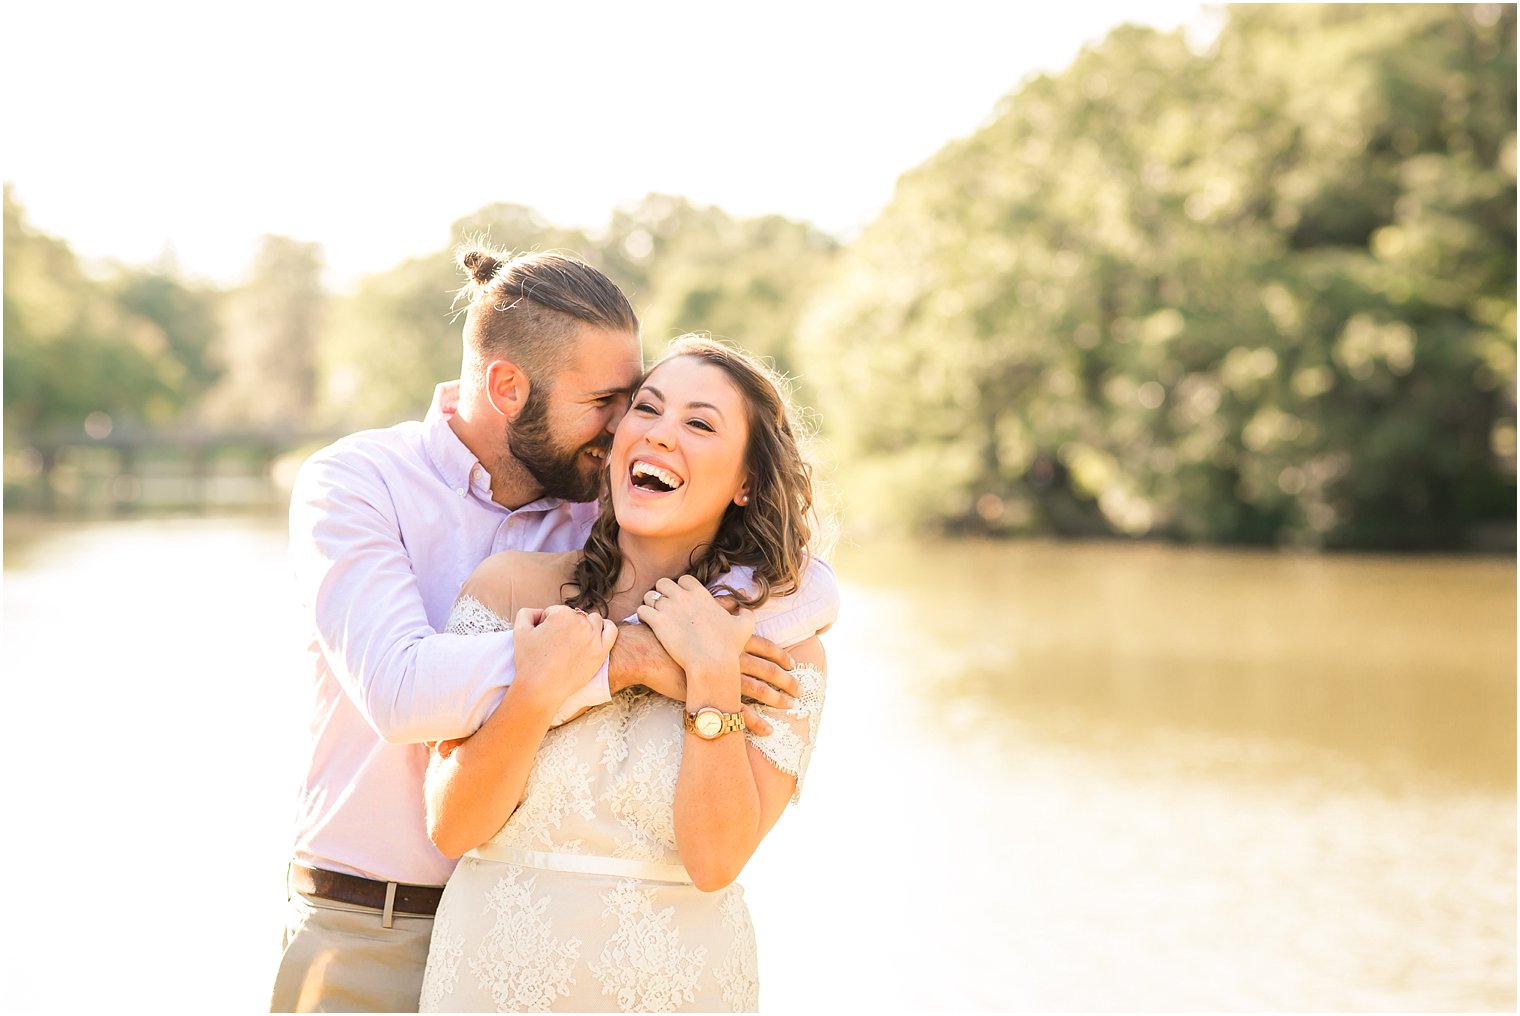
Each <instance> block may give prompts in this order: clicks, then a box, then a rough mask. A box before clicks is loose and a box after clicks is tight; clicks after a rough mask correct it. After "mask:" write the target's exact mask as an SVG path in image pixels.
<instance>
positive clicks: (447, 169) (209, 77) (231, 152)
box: [0, 0, 1217, 285]
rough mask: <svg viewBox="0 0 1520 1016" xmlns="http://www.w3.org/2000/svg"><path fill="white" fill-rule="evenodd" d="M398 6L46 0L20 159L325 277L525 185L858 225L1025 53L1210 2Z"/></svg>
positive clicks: (34, 23)
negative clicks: (296, 247) (314, 266)
mask: <svg viewBox="0 0 1520 1016" xmlns="http://www.w3.org/2000/svg"><path fill="white" fill-rule="evenodd" d="M422 7H423V5H421V4H415V5H406V6H404V7H403V6H400V5H391V4H386V3H383V2H371V3H367V4H361V3H350V2H343V3H324V2H320V0H303V2H299V3H289V2H286V0H271V2H266V3H260V4H238V5H230V4H219V3H207V2H205V0H200V2H197V3H170V2H164V0H140V2H130V3H121V2H113V3H110V4H105V3H98V2H93V0H90V2H57V0H43V2H37V0H25V2H21V3H16V4H13V5H12V6H11V7H10V8H9V12H8V14H7V15H6V17H5V25H6V36H7V38H6V46H5V54H4V58H3V59H0V90H3V91H0V94H3V95H4V97H5V98H4V120H3V134H0V137H3V140H4V144H3V146H0V153H3V154H0V172H3V176H4V179H5V180H6V181H8V182H10V183H12V184H13V185H14V186H15V190H16V194H17V196H18V198H19V199H20V201H21V203H22V206H23V207H24V208H25V210H26V213H27V216H28V218H29V219H30V221H31V222H32V223H33V224H34V225H36V226H37V227H39V228H41V229H43V230H45V231H47V232H49V233H52V234H54V235H58V236H62V237H63V238H64V239H66V240H68V241H69V243H70V244H71V245H72V246H73V247H74V249H75V250H76V251H77V252H78V253H80V254H81V255H83V256H85V257H90V258H115V259H118V260H122V261H127V262H147V261H152V260H155V259H156V258H157V257H158V256H159V255H160V254H161V253H162V252H163V251H164V250H165V249H166V248H172V250H173V252H174V254H175V255H176V257H177V258H178V261H179V264H180V266H181V268H182V269H183V270H184V271H186V272H188V273H192V274H199V275H204V276H207V277H210V278H213V279H216V280H218V281H221V282H231V281H233V280H235V279H236V278H237V277H238V276H239V275H240V273H241V272H242V270H243V268H244V267H245V266H246V264H247V263H248V260H249V258H250V257H251V255H252V252H253V249H254V245H255V242H256V240H257V238H258V237H259V236H260V235H262V234H265V233H279V234H284V235H287V236H292V237H296V238H298V239H302V240H312V241H317V242H319V243H321V244H322V245H323V248H324V251H325V254H326V257H327V261H328V264H329V266H330V279H329V281H330V282H331V283H333V284H335V285H345V284H347V283H348V282H349V281H351V280H352V279H354V278H355V277H357V276H359V275H362V274H364V273H366V272H372V271H380V270H383V269H386V268H389V267H391V266H393V265H395V264H396V263H398V262H400V261H401V260H403V259H404V258H407V257H410V256H415V255H419V254H425V253H428V252H431V251H435V250H438V249H439V248H441V247H443V246H445V245H446V244H448V243H451V242H453V241H454V240H457V239H458V238H457V237H452V236H450V235H449V233H448V227H449V224H450V223H451V222H452V221H453V220H455V219H457V218H459V217H461V216H463V215H466V214H468V213H470V212H472V211H474V210H476V209H477V208H480V207H481V206H483V205H486V204H489V203H491V202H495V201H508V202H514V203H518V204H523V205H527V206H529V207H532V208H535V209H537V210H538V211H539V212H541V213H542V214H544V215H545V216H546V217H547V218H549V219H550V220H551V221H554V222H558V223H561V224H564V225H574V226H585V227H591V228H596V227H599V226H601V225H604V224H605V223H606V221H607V218H608V215H609V213H610V212H611V210H612V209H613V208H614V207H616V206H617V205H619V204H622V203H627V202H632V201H637V200H638V199H639V198H641V197H642V196H644V195H645V194H648V193H650V192H653V191H659V192H663V193H669V194H681V195H685V196H686V197H688V198H690V199H691V200H693V201H696V202H699V203H704V204H715V205H718V206H720V207H722V208H724V209H726V210H727V211H729V212H730V213H733V214H736V215H752V214H761V213H766V212H779V213H781V214H784V215H788V216H791V217H793V218H799V219H808V220H810V221H812V222H815V223H817V224H818V225H820V226H822V227H823V228H825V229H827V230H829V231H830V232H833V233H835V234H836V235H839V236H841V237H845V238H848V237H849V236H850V235H852V234H853V233H854V231H856V230H858V229H859V228H860V227H861V226H862V225H864V224H865V223H866V222H868V221H869V220H870V219H871V218H872V216H874V215H875V213H876V212H877V211H879V210H880V208H881V207H882V206H883V205H884V204H885V203H886V201H887V200H888V199H889V198H890V196H891V193H892V188H893V185H894V184H895V182H896V180H897V177H898V176H899V175H900V174H901V173H903V172H904V171H906V170H908V169H910V168H912V167H913V166H915V165H917V164H918V163H920V162H922V161H923V160H924V159H926V158H928V157H929V156H931V155H933V154H934V153H935V152H936V151H938V150H939V149H940V148H941V147H942V146H943V145H944V144H945V143H946V142H948V141H950V140H951V139H953V138H956V137H960V136H963V135H965V134H968V133H970V132H971V131H973V130H975V129H976V128H977V127H978V126H979V125H981V124H982V123H983V122H985V121H986V120H987V119H988V117H989V116H990V114H991V113H992V111H993V109H994V107H995V105H996V103H997V101H998V100H999V99H1000V98H1001V97H1002V96H1004V95H1005V94H1007V93H1008V92H1010V91H1013V90H1014V89H1015V88H1016V87H1017V86H1018V85H1019V83H1020V82H1021V81H1022V80H1024V79H1025V78H1026V77H1027V76H1028V75H1030V74H1032V73H1036V72H1039V71H1056V70H1060V69H1061V68H1062V67H1064V66H1066V65H1067V64H1068V63H1069V62H1070V61H1071V59H1072V58H1073V57H1074V56H1075V55H1076V53H1077V52H1078V51H1079V49H1080V48H1081V47H1082V46H1083V45H1084V44H1085V43H1089V42H1095V41H1097V40H1099V39H1101V38H1102V37H1103V36H1104V35H1105V34H1106V33H1107V32H1108V30H1109V29H1110V28H1112V27H1113V26H1114V25H1116V24H1119V23H1121V22H1124V21H1135V22H1140V23H1143V24H1148V25H1153V26H1155V27H1157V28H1162V29H1171V28H1175V27H1179V26H1188V27H1190V30H1193V31H1198V32H1203V33H1206V32H1207V31H1208V26H1209V25H1210V24H1213V23H1215V22H1216V21H1217V15H1214V16H1211V15H1209V14H1207V13H1204V11H1203V9H1202V8H1201V6H1200V5H1199V4H1198V3H1181V2H1145V0H1136V2H1132V3H1123V4H1119V3H1069V2H1068V3H1055V4H1048V3H1040V4H1027V5H1026V4H1022V3H1014V2H1012V0H1007V2H992V0H986V2H981V3H976V2H966V0H934V2H930V3H924V2H922V0H920V2H916V3H902V2H897V0H892V2H885V0H884V2H878V3H844V2H839V3H831V2H828V0H811V2H795V0H767V2H765V3H750V4H737V3H727V4H725V3H721V2H717V0H708V2H706V3H678V2H661V3H637V2H631V0H625V2H623V3H611V2H609V3H592V2H582V3H575V4H555V3H545V2H536V3H531V4H520V3H511V2H501V0H498V2H495V3H476V4H459V5H454V4H451V5H447V6H446V7H445V6H444V5H429V9H427V10H423V9H422Z"/></svg>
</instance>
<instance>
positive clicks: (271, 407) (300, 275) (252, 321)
mask: <svg viewBox="0 0 1520 1016" xmlns="http://www.w3.org/2000/svg"><path fill="white" fill-rule="evenodd" d="M326 302H327V295H326V293H325V292H324V291H323V289H322V251H321V248H320V247H319V246H318V245H316V244H312V243H302V242H300V241H297V240H292V239H289V238H287V237H283V236H266V237H264V238H263V240H262V242H261V243H260V245H259V249H258V251H257V252H256V253H255V255H254V259H253V264H252V265H251V266H250V268H249V272H248V279H247V281H246V282H245V283H244V284H243V285H241V286H239V287H238V288H236V289H235V290H233V291H232V292H231V293H229V294H228V298H227V308H226V320H225V329H226V339H225V344H224V345H223V348H222V357H223V362H224V363H225V365H226V373H225V374H224V376H223V378H222V382H221V384H220V385H219V386H218V387H217V389H216V390H215V391H214V392H212V393H211V395H210V396H209V397H208V399H207V400H206V402H205V404H204V406H203V413H204V416H205V418H206V419H207V420H209V421H210V422H212V423H213V424H215V425H218V426H222V427H228V428H232V429H239V428H245V427H252V428H267V429H272V430H277V431H285V432H300V431H303V430H305V429H307V428H308V427H310V426H311V425H312V423H313V419H314V410H315V401H316V377H317V374H316V364H317V352H316V351H317V346H318V343H319V341H320V338H321V334H322V329H323V325H324V315H325V311H326Z"/></svg>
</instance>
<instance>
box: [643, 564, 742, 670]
mask: <svg viewBox="0 0 1520 1016" xmlns="http://www.w3.org/2000/svg"><path fill="white" fill-rule="evenodd" d="M638 615H639V620H640V621H642V622H644V623H645V624H647V625H648V626H649V627H650V629H651V630H652V631H653V632H654V633H655V636H656V637H657V638H658V639H659V640H660V645H662V646H664V647H665V651H666V652H667V653H669V654H670V658H671V659H673V660H675V661H676V663H678V664H680V666H681V669H683V670H685V671H686V673H687V679H688V681H689V680H690V677H691V675H692V674H693V673H694V672H696V671H698V670H701V669H704V668H707V669H711V668H714V667H722V668H723V669H724V670H725V671H726V670H729V669H732V671H733V672H734V674H735V675H737V674H738V672H739V657H740V655H741V654H742V653H743V652H744V647H745V645H746V643H748V642H749V638H750V636H751V635H752V634H754V631H755V618H754V615H753V614H752V613H751V612H750V611H747V610H741V611H739V612H738V613H737V614H733V615H730V614H729V612H728V611H727V610H725V609H724V608H723V605H722V604H720V603H719V602H718V601H717V600H716V599H714V598H713V595H712V593H709V592H708V591H707V590H706V589H705V588H703V586H702V583H700V582H698V581H697V580H696V579H694V578H692V577H691V576H690V575H682V576H681V578H680V581H678V582H676V581H672V580H670V579H660V581H659V582H656V583H655V587H654V589H653V590H651V591H650V592H649V593H648V594H647V595H646V596H645V597H644V603H643V605H641V606H640V607H639V610H638Z"/></svg>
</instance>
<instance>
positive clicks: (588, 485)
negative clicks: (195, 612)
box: [270, 249, 837, 1012]
mask: <svg viewBox="0 0 1520 1016" xmlns="http://www.w3.org/2000/svg"><path fill="white" fill-rule="evenodd" d="M461 264H462V265H463V266H464V267H465V268H466V269H467V270H468V271H470V272H471V273H472V275H473V277H474V279H475V284H474V286H473V287H472V288H473V290H474V300H473V303H472V305H471V307H470V309H469V311H468V314H467V317H466V320H465V325H464V334H463V339H464V355H463V362H462V369H461V373H460V384H459V390H458V396H457V404H453V400H452V399H451V398H450V397H449V396H450V393H449V391H448V389H447V386H440V388H439V394H438V395H437V396H436V397H435V400H434V405H433V407H432V409H430V410H429V413H428V416H427V419H426V420H424V421H423V422H421V423H417V422H411V423H404V424H400V425H398V426H396V427H392V428H390V429H388V430H378V431H366V432H363V433H360V434H355V435H351V436H350V437H347V438H344V439H343V440H341V441H339V442H337V443H336V444H334V445H332V446H330V447H328V448H326V449H324V450H322V451H320V452H318V453H317V454H316V455H314V456H312V458H311V459H310V460H308V462H307V463H306V464H305V465H304V466H303V467H302V469H301V471H300V474H299V475H298V478H297V481H296V485H295V489H294V492H293V495H292V499H291V561H292V565H293V567H294V570H295V573H296V576H297V580H298V582H299V584H300V589H301V593H302V596H303V600H304V602H303V607H304V609H305V610H306V611H307V612H308V613H309V616H310V619H311V622H312V626H313V628H312V639H311V643H310V646H309V649H308V652H309V656H310V659H311V662H312V666H313V674H314V685H313V692H314V702H313V707H314V708H313V714H312V720H311V737H312V757H311V763H310V767H309V770H308V774H307V777H306V781H305V786H304V788H303V792H302V795H301V800H300V809H299V814H298V819H297V827H296V842H295V857H294V861H293V863H292V865H291V874H290V889H291V894H290V898H291V911H290V914H289V918H288V924H287V928H286V933H285V946H284V953H283V955H282V959H281V963H280V968H279V971H278V974H277V977H276V983H275V987H274V991H273V994H272V996H271V1005H270V1008H271V1010H272V1011H282V1012H283V1011H350V1012H357V1011H372V1012H399V1011H415V1010H416V1008H417V1004H418V996H419V993H420V991H421V983H422V973H423V968H424V965H425V963H426V959H427V951H428V941H429V938H430V935H431V932H432V914H433V912H434V910H435V909H436V907H437V902H438V898H439V895H440V892H441V890H440V889H439V888H438V887H440V886H441V885H442V884H443V883H444V882H445V881H446V880H447V878H448V876H449V873H450V871H451V870H452V868H453V863H454V862H452V861H450V860H448V859H447V858H445V857H444V856H443V855H442V854H441V853H439V852H438V850H437V849H436V848H434V846H433V845H432V843H431V842H430V841H429V840H428V836H427V832H426V827H425V820H424V812H423V796H422V782H423V775H424V773H425V770H426V765H427V749H426V747H425V746H424V745H423V744H422V743H421V742H424V741H437V740H446V739H450V738H456V737H462V736H466V735H468V734H469V733H471V732H472V731H474V730H475V729H476V728H477V727H478V726H479V725H480V723H481V722H482V721H483V720H484V719H485V717H486V716H488V715H489V714H490V711H491V710H492V709H493V708H494V707H495V705H496V703H497V702H498V701H500V698H501V695H502V693H503V691H504V689H505V687H506V685H507V684H509V683H510V682H511V679H512V673H513V670H512V634H511V633H510V632H504V633H494V634H484V635H472V636H461V635H454V634H450V633H447V632H444V631H443V630H442V629H443V628H444V627H445V626H446V623H447V618H448V614H449V611H450V608H451V606H452V604H453V601H454V598H455V595H456V594H457V592H458V590H459V587H460V585H461V583H462V582H463V580H464V579H465V577H467V576H468V575H469V573H470V572H471V571H472V570H473V569H474V568H475V566H476V565H477V564H479V563H480V562H481V561H482V560H484V559H485V558H486V557H487V556H489V555H491V554H493V553H496V552H498V551H503V550H547V551H552V550H567V549H571V548H575V547H579V546H580V545H581V544H582V543H583V542H584V538H585V535H586V531H587V529H588V528H589V526H590V523H591V521H592V519H593V518H594V516H595V512H596V508H595V505H594V504H590V503H588V502H590V501H591V500H592V498H593V497H594V496H595V493H596V491H597V486H598V483H599V478H600V474H601V470H602V467H603V464H604V460H605V456H606V452H607V449H608V447H609V446H610V444H611V439H612V432H613V430H614V429H615V427H616V426H617V422H618V420H619V419H620V418H621V417H622V414H623V412H624V411H625V409H626V407H627V398H628V394H629V391H630V390H631V388H632V386H633V384H634V383H635V382H636V380H637V379H638V376H639V373H640V368H641V358H640V352H639V342H638V321H637V318H636V317H635V316H634V313H633V309H632V307H630V306H629V304H628V301H627V298H626V297H624V295H623V294H622V293H621V292H620V291H619V290H618V288H617V287H616V286H615V285H614V284H613V283H612V282H611V280H609V279H608V278H606V276H604V275H602V274H601V273H600V272H598V271H596V270H595V269H593V268H591V267H590V266H589V265H586V264H584V263H582V262H580V261H577V260H575V259H573V258H567V257H563V256H559V255H553V254H533V255H526V256H523V257H519V258H516V259H511V260H507V259H505V257H504V256H499V255H497V254H495V253H493V252H490V251H485V250H480V249H476V250H472V251H469V252H467V253H466V254H465V255H464V256H463V257H462V259H461ZM836 604H837V595H836V592H835V589H834V585H833V577H832V574H831V573H829V572H828V570H827V568H826V567H824V566H821V565H820V566H815V567H814V568H813V569H811V571H810V573H809V576H808V578H807V580H806V582H805V584H804V586H803V588H802V589H801V590H800V591H799V592H798V593H797V595H795V596H793V597H790V598H788V599H786V600H783V601H780V602H778V603H777V604H775V605H774V607H771V608H770V609H768V610H766V611H763V612H762V613H761V614H760V616H759V618H758V621H759V624H758V627H759V629H760V630H761V631H762V632H763V633H764V634H766V635H768V636H769V637H770V638H772V639H774V640H775V641H776V642H777V643H782V644H787V643H793V642H796V641H799V640H800V639H802V638H805V637H807V636H809V635H811V634H813V633H814V632H816V631H820V630H822V629H823V628H825V627H827V626H828V624H829V623H830V622H831V621H832V620H833V614H834V611H835V608H836ZM750 648H751V653H752V654H754V655H750V656H748V657H746V661H745V667H744V669H745V673H746V680H745V692H746V694H748V695H749V696H750V697H752V698H756V699H759V700H761V701H766V702H770V703H772V704H782V702H783V699H782V698H781V694H782V693H784V692H793V691H795V690H796V688H795V682H794V681H793V680H792V679H791V677H790V675H786V674H785V673H784V672H783V671H782V669H781V667H783V666H789V660H788V659H787V657H786V655H785V653H784V652H782V651H780V650H778V649H776V647H775V646H774V645H773V644H771V643H769V642H767V641H766V640H765V639H756V640H755V641H754V642H752V643H751V647H750ZM767 657H769V658H767ZM778 662H779V663H780V664H781V666H778V665H777V663H778ZM682 681H683V678H682V675H681V674H680V672H679V671H678V670H676V669H675V668H674V665H673V664H672V663H671V662H670V661H669V659H668V657H666V656H665V655H664V653H663V651H662V650H660V648H659V645H658V642H657V641H656V640H654V639H653V636H652V635H651V634H650V633H649V632H647V631H644V630H641V629H639V628H638V626H633V627H630V628H628V629H625V630H624V631H623V633H622V635H621V636H620V637H619V638H618V640H617V642H616V644H615V646H614V650H613V655H612V659H611V661H610V663H609V665H608V666H607V667H606V668H604V669H603V672H602V673H601V674H600V675H598V678H597V679H596V680H594V681H593V682H592V683H591V685H589V686H588V687H587V689H586V690H585V691H584V692H582V693H580V694H578V695H577V696H575V697H573V698H572V699H571V701H570V702H568V703H567V704H566V707H565V713H564V714H562V716H561V717H559V718H558V719H560V720H561V721H563V720H564V719H567V718H569V717H570V716H573V715H574V714H575V713H576V712H578V711H580V710H583V709H586V708H589V707H591V706H594V705H598V704H600V703H602V702H606V701H608V700H609V698H610V697H611V694H612V693H613V692H615V691H618V690H621V689H622V688H624V687H627V686H630V685H632V684H647V685H649V686H650V687H652V688H655V689H656V690H658V691H662V692H665V693H666V694H670V695H672V696H680V695H681V694H682V690H683V685H682ZM767 682H770V683H769V684H768V683H767ZM772 684H774V685H776V686H777V687H771V685H772Z"/></svg>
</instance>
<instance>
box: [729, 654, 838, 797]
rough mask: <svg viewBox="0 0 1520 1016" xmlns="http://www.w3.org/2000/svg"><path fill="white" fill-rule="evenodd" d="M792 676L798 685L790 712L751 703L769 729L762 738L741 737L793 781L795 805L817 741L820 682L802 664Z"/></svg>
mask: <svg viewBox="0 0 1520 1016" xmlns="http://www.w3.org/2000/svg"><path fill="white" fill-rule="evenodd" d="M792 674H793V675H794V676H795V677H796V678H797V684H798V694H797V701H796V704H795V705H793V706H792V707H791V708H790V709H778V708H776V707H775V706H767V705H762V704H760V703H758V702H757V703H755V704H754V708H755V711H756V712H758V713H759V714H760V715H762V716H764V717H765V718H766V719H767V720H769V721H770V723H771V728H772V729H771V732H770V733H769V734H766V735H763V736H762V735H760V734H756V733H755V732H753V731H751V730H746V731H745V732H744V736H745V737H746V738H747V739H748V740H749V743H750V744H752V745H754V746H755V747H756V748H757V749H759V751H760V754H762V755H764V756H765V758H766V760H767V761H768V762H770V764H771V765H773V766H775V767H776V768H777V769H779V770H781V771H782V772H784V773H786V774H787V775H789V776H795V777H797V789H796V790H794V791H792V803H793V804H796V803H797V802H798V801H799V800H801V798H802V778H803V777H804V776H806V775H807V767H808V761H809V760H810V759H811V758H812V757H813V744H814V742H816V741H817V740H818V721H819V719H820V718H821V717H822V715H823V686H824V678H823V671H821V670H819V669H818V668H817V667H814V666H812V665H810V664H802V665H801V666H799V667H797V669H796V670H794V671H792Z"/></svg>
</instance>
